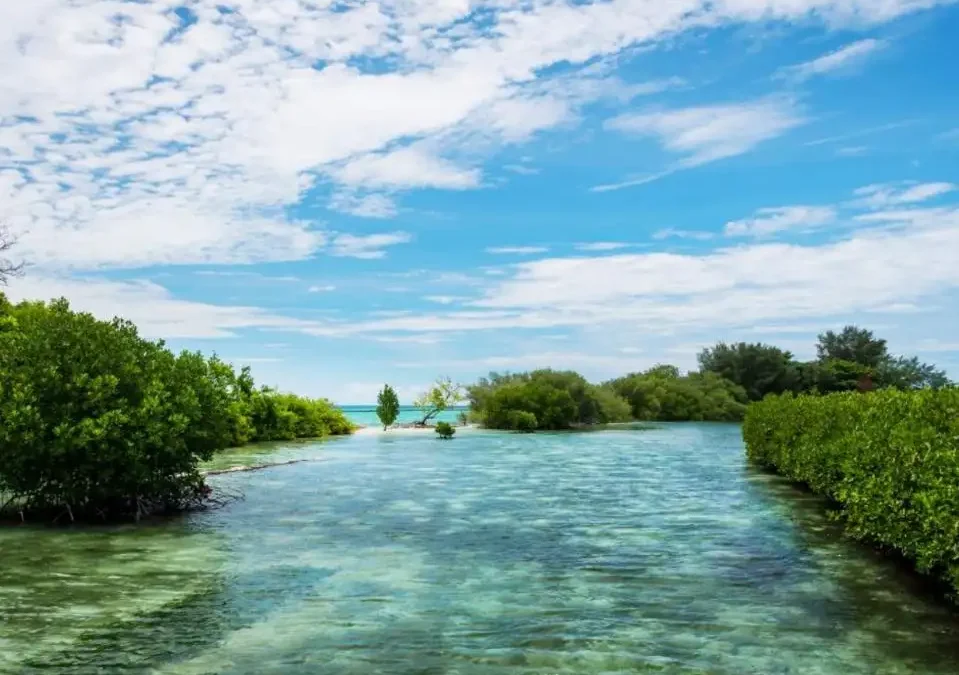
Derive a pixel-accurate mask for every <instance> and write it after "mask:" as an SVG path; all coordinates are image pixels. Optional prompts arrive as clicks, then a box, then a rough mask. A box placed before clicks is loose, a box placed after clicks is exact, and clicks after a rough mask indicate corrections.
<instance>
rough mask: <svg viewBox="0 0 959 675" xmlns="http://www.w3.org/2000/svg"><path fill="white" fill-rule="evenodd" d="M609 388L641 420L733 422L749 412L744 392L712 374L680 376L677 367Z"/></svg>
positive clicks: (626, 378) (613, 383) (629, 377)
mask: <svg viewBox="0 0 959 675" xmlns="http://www.w3.org/2000/svg"><path fill="white" fill-rule="evenodd" d="M607 384H608V387H609V388H610V389H612V391H614V392H615V393H616V394H618V395H619V396H621V397H622V398H623V399H624V400H625V401H626V402H627V403H628V404H629V407H630V412H631V414H632V417H633V419H637V420H656V421H664V422H681V421H697V422H732V421H738V420H741V419H742V417H743V413H744V412H745V410H746V402H747V396H746V392H745V391H744V390H743V388H742V387H740V386H739V385H736V384H734V383H732V382H730V381H729V380H727V379H726V378H724V377H721V376H720V375H717V374H716V373H712V372H709V371H707V372H702V373H689V374H688V375H680V373H679V370H678V369H677V368H676V367H675V366H657V367H655V368H651V369H650V370H647V371H646V372H643V373H633V374H631V375H626V376H624V377H621V378H618V379H616V380H612V381H611V382H609V383H607Z"/></svg>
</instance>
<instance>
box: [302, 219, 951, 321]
mask: <svg viewBox="0 0 959 675" xmlns="http://www.w3.org/2000/svg"><path fill="white" fill-rule="evenodd" d="M889 217H890V218H892V217H893V216H892V214H890V216H889ZM899 217H900V219H901V220H900V221H889V223H888V224H889V225H890V227H883V228H878V229H876V228H873V229H853V230H847V232H849V233H850V234H849V236H848V238H846V239H843V240H841V241H837V242H832V243H828V244H822V245H808V246H799V245H785V244H757V245H749V246H737V247H733V248H723V249H719V250H714V251H710V252H707V253H702V254H695V255H693V254H689V255H679V254H671V253H662V252H660V253H642V254H619V255H612V256H597V257H587V258H583V257H568V258H545V259H540V260H534V261H529V262H523V263H519V264H518V265H516V266H515V269H514V271H513V272H512V274H511V275H510V276H509V277H506V278H503V279H502V280H497V281H496V283H495V284H494V285H493V286H492V287H491V288H489V289H487V291H486V292H485V293H484V294H483V295H482V296H481V297H480V298H479V299H477V300H475V301H473V302H470V303H466V304H465V305H464V308H463V309H460V310H457V311H452V312H447V313H422V314H413V315H407V316H403V317H395V318H391V319H385V320H376V321H358V322H354V323H350V324H344V325H327V326H322V327H318V328H308V329H307V330H310V331H312V330H318V331H319V332H320V334H325V335H337V334H339V335H349V334H363V333H378V332H391V333H397V332H409V333H421V332H432V333H438V332H443V331H469V330H494V329H545V328H558V327H580V328H586V327H589V328H590V329H600V328H601V329H602V330H604V331H608V330H623V331H630V330H640V329H641V330H643V331H644V332H646V333H649V334H655V333H660V334H665V333H671V332H674V331H684V332H688V331H691V330H703V329H709V330H711V331H714V330H716V329H717V328H722V327H740V328H748V327H750V326H756V325H764V324H765V325H769V324H772V325H775V324H777V323H788V322H793V321H797V320H799V321H811V320H813V319H815V318H817V317H821V318H823V319H827V318H829V317H837V316H839V317H841V316H848V315H849V314H852V313H856V312H865V311H869V310H872V309H880V308H888V307H891V306H896V305H902V304H905V303H911V304H924V303H926V302H927V298H929V297H932V296H935V295H936V294H939V293H945V292H948V291H951V290H955V289H959V266H957V265H956V264H955V251H956V250H959V207H954V208H951V209H940V210H926V211H923V212H922V213H903V214H900V216H899ZM837 289H841V292H837Z"/></svg>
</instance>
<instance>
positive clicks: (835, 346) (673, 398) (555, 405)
mask: <svg viewBox="0 0 959 675" xmlns="http://www.w3.org/2000/svg"><path fill="white" fill-rule="evenodd" d="M698 363H699V369H698V370H697V371H694V372H690V373H686V374H683V373H681V372H680V370H679V369H678V368H677V367H675V366H671V365H659V366H656V367H653V368H650V369H649V370H646V371H644V372H640V373H630V374H628V375H624V376H622V377H619V378H616V379H613V380H609V381H607V382H603V383H601V384H591V383H589V382H588V381H587V380H586V379H585V378H584V377H583V376H582V375H579V374H578V373H575V372H572V371H554V370H548V369H547V370H536V371H533V372H528V373H513V374H497V373H492V374H490V375H489V377H485V378H481V379H480V380H479V381H478V382H477V383H476V384H474V385H473V386H471V387H468V388H467V392H468V397H469V402H470V408H471V413H470V414H471V416H472V418H473V419H474V421H476V422H478V423H479V424H482V425H483V426H486V427H489V428H493V429H511V430H515V431H536V430H560V429H570V428H576V427H581V426H588V425H595V424H608V423H614V422H624V421H630V420H648V421H739V420H742V419H743V416H744V414H745V411H746V407H747V405H748V404H749V403H750V402H753V401H760V400H762V399H763V398H765V397H766V396H768V395H770V394H782V393H786V392H792V393H797V394H798V393H808V394H829V393H834V392H842V391H869V390H872V389H899V390H915V389H940V388H943V387H947V386H950V384H951V383H950V381H949V379H948V378H947V377H946V374H945V372H944V371H942V370H940V369H938V368H936V367H935V366H933V365H930V364H927V363H923V362H921V361H919V359H918V358H916V357H903V356H893V355H892V354H890V353H889V350H888V346H887V343H886V341H885V340H883V339H880V338H877V337H876V336H875V335H874V334H873V333H872V331H869V330H866V329H863V328H859V327H857V326H846V327H845V328H843V329H842V330H841V331H839V332H834V331H826V332H824V333H822V334H820V335H819V337H818V342H817V344H816V358H815V359H814V360H812V361H805V362H803V361H798V360H797V359H795V358H794V357H793V355H792V354H791V353H790V352H789V351H787V350H783V349H780V348H778V347H776V346H774V345H768V344H762V343H752V344H750V343H745V342H741V343H736V344H729V343H725V342H720V343H718V344H716V345H715V346H713V347H710V348H707V349H704V350H703V351H702V352H700V354H699V355H698Z"/></svg>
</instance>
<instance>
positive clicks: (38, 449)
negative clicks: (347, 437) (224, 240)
mask: <svg viewBox="0 0 959 675" xmlns="http://www.w3.org/2000/svg"><path fill="white" fill-rule="evenodd" d="M351 429H352V427H351V425H350V423H349V422H348V421H347V420H346V418H345V417H344V416H343V414H342V413H341V412H340V411H339V410H337V409H336V408H334V407H333V405H332V404H330V403H329V402H328V401H324V400H310V399H305V398H301V397H298V396H293V395H291V394H282V393H279V392H276V391H274V390H271V389H268V388H260V389H256V388H255V386H254V382H253V378H252V377H251V376H250V372H249V370H248V369H243V370H242V371H240V372H239V373H237V372H236V371H235V370H234V369H233V368H232V367H231V366H230V365H229V364H226V363H224V362H223V361H221V360H219V359H218V358H216V357H213V358H206V357H204V356H203V355H201V354H199V353H195V352H183V353H181V354H173V353H172V352H171V351H169V350H168V349H166V348H165V346H164V344H163V343H162V342H154V341H149V340H146V339H143V338H142V337H140V336H139V335H138V333H137V329H136V327H135V326H134V325H133V324H131V323H130V322H127V321H123V320H120V319H114V320H113V321H99V320H97V319H95V318H94V317H93V316H91V315H89V314H85V313H79V312H74V311H72V310H71V309H70V307H69V305H68V303H67V302H66V301H65V300H56V301H53V302H50V303H43V302H24V303H20V304H17V305H13V304H11V303H10V302H8V301H7V299H6V297H5V296H3V294H0V512H3V511H8V512H9V511H10V510H13V511H15V512H20V513H22V514H30V513H34V512H36V513H55V514H63V515H65V516H66V517H68V518H70V519H73V518H79V517H98V518H104V519H108V518H119V517H130V516H134V517H139V516H141V515H143V514H144V513H152V512H158V511H164V510H175V509H181V508H185V507H188V506H191V505H196V504H199V503H201V502H202V501H203V500H204V499H205V498H206V496H207V494H208V490H207V487H206V485H205V484H204V482H203V479H202V476H201V475H200V473H199V470H198V463H199V462H200V461H203V460H206V459H209V458H210V457H211V456H212V455H213V454H214V453H215V452H217V451H218V450H222V449H224V448H226V447H229V446H235V445H242V444H244V443H247V442H251V441H264V440H289V439H294V438H300V437H317V436H324V435H327V434H345V433H349V432H350V431H351Z"/></svg>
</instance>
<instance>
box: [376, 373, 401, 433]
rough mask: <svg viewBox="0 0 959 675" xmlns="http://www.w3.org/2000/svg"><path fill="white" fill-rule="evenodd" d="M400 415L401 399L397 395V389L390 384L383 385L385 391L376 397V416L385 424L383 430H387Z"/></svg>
mask: <svg viewBox="0 0 959 675" xmlns="http://www.w3.org/2000/svg"><path fill="white" fill-rule="evenodd" d="M399 415H400V399H399V397H398V396H397V395H396V390H395V389H393V387H391V386H390V385H388V384H386V385H383V391H381V392H380V393H379V394H378V395H377V397H376V416H377V417H379V418H380V422H381V423H382V424H383V431H386V429H387V428H388V427H389V426H390V425H391V424H393V423H394V422H395V421H396V418H397V417H399Z"/></svg>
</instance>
